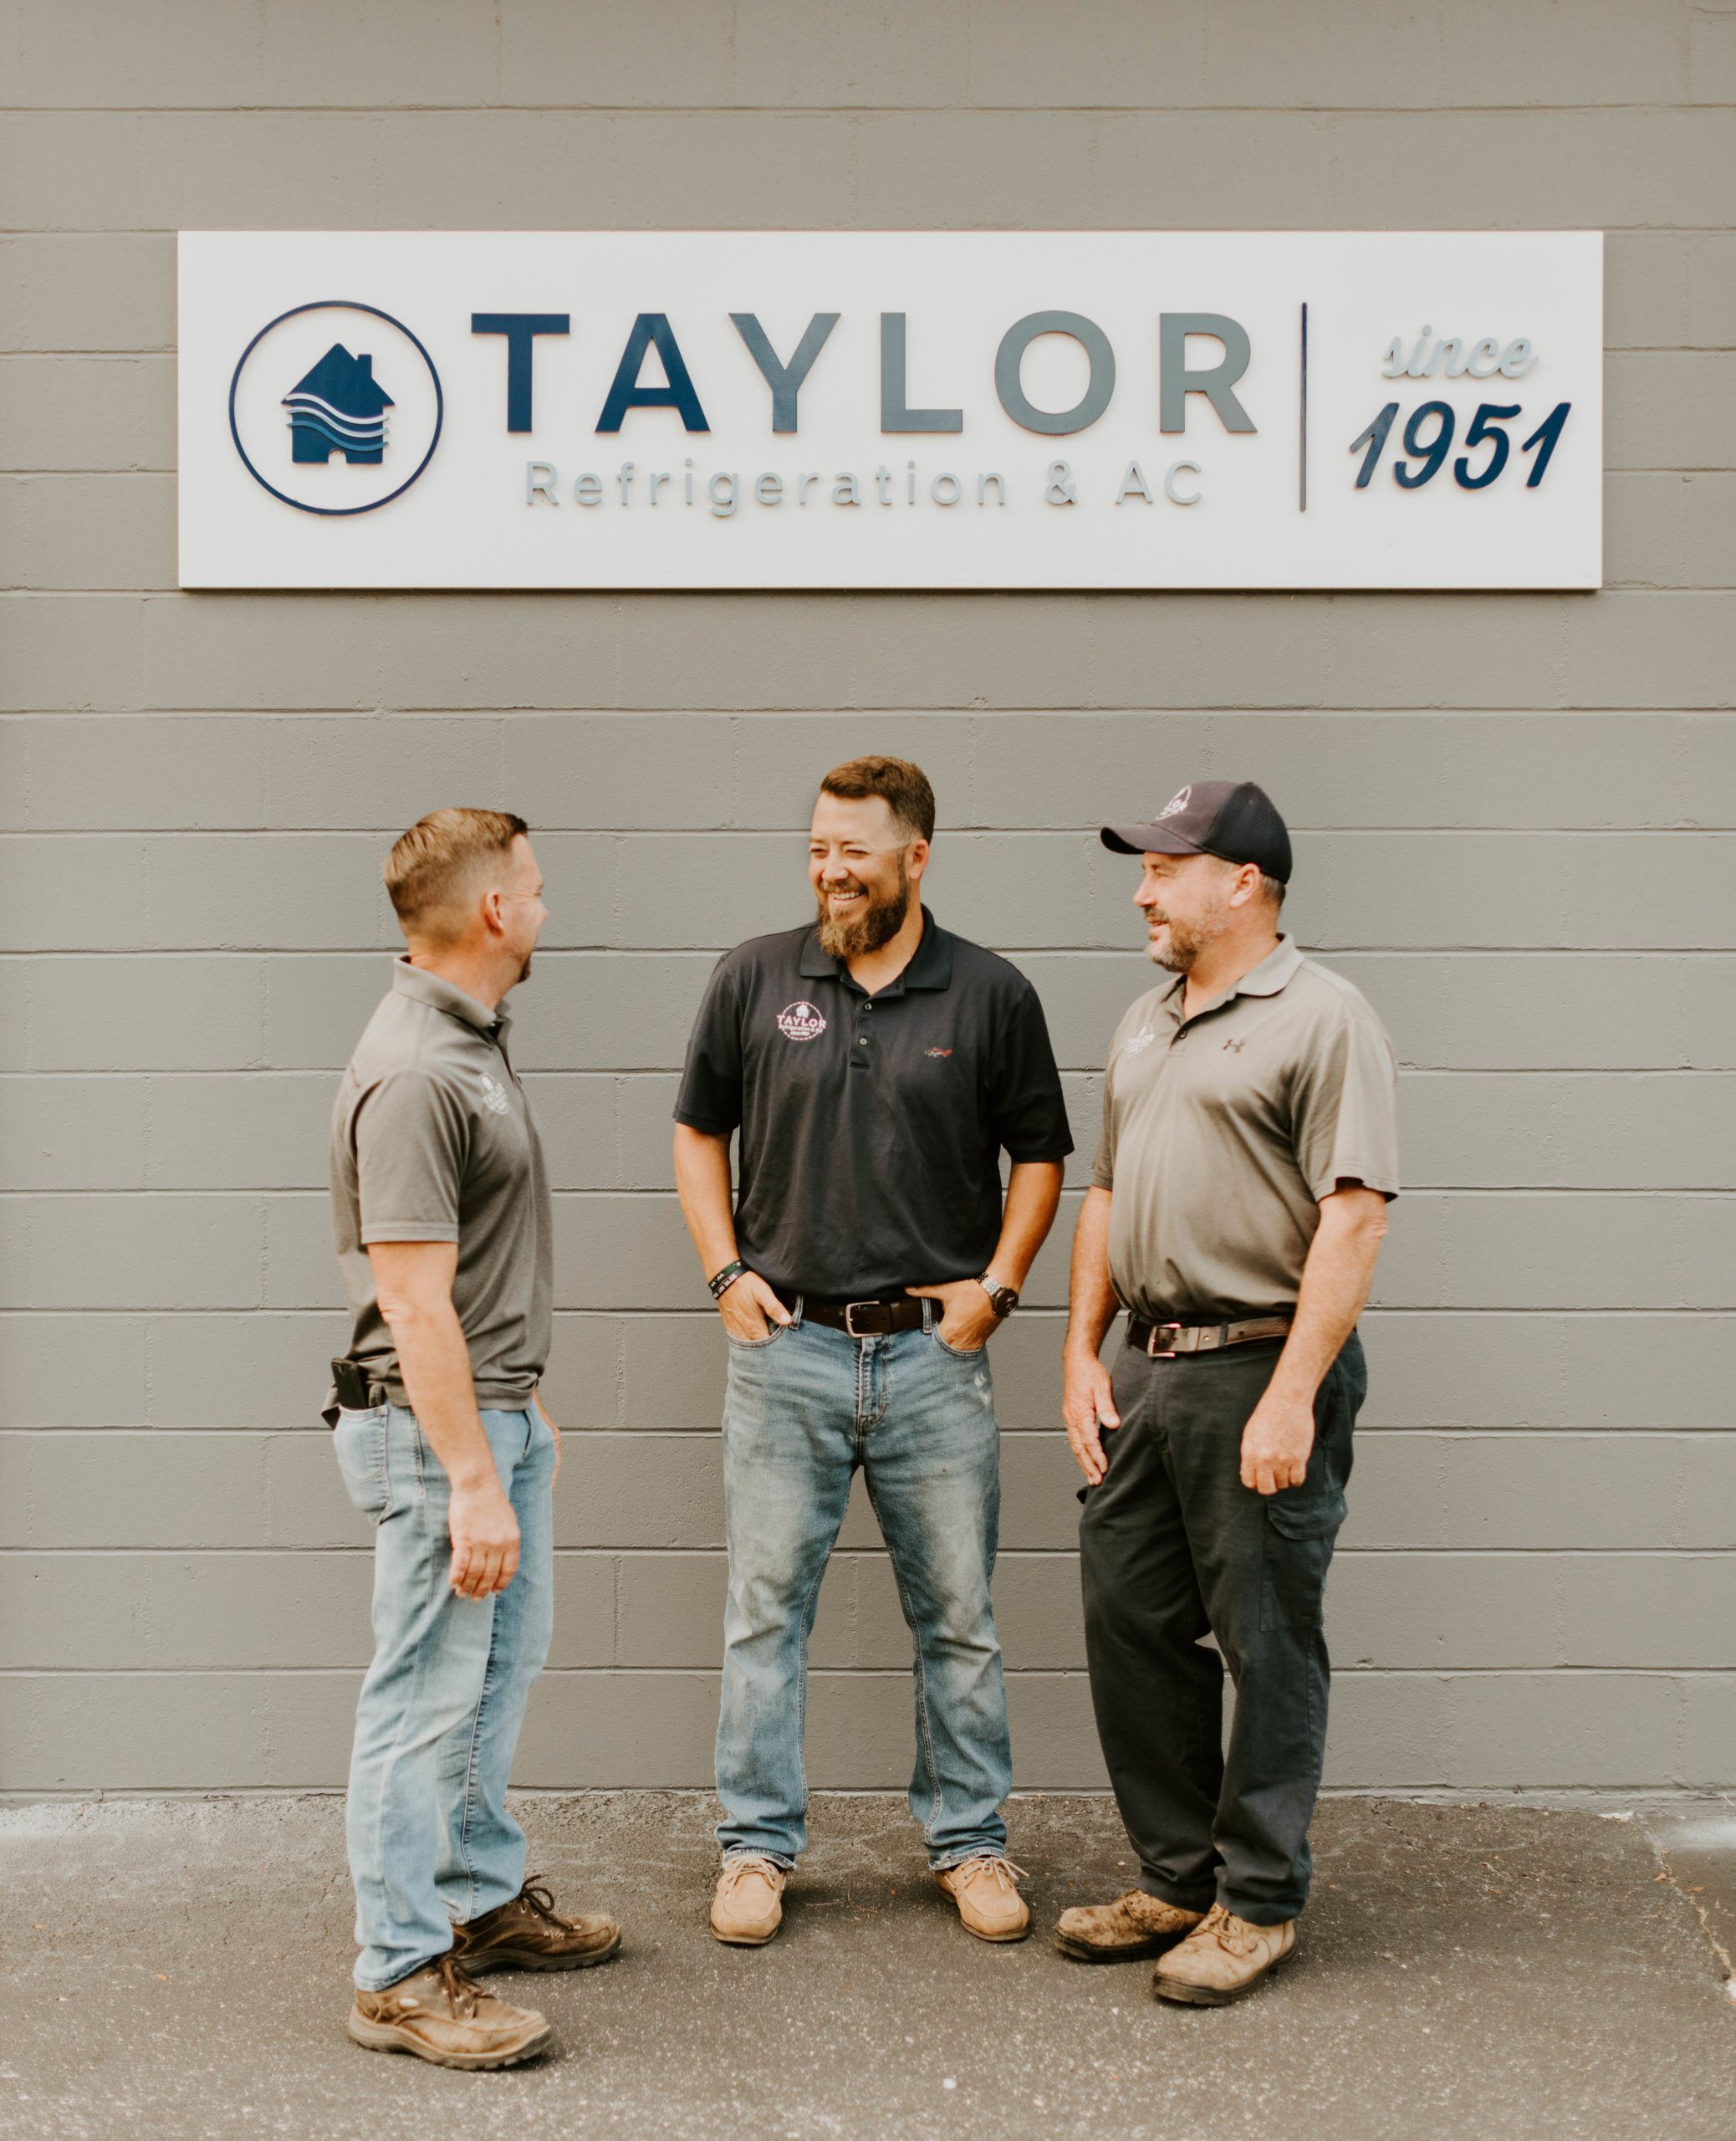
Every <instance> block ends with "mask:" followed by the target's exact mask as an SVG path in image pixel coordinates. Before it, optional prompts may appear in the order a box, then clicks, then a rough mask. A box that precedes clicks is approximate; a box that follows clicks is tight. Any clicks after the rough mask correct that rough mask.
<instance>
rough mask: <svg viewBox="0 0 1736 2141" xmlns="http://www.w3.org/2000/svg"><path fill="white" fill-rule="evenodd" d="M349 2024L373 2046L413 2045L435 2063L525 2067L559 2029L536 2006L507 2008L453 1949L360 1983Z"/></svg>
mask: <svg viewBox="0 0 1736 2141" xmlns="http://www.w3.org/2000/svg"><path fill="white" fill-rule="evenodd" d="M348 2028H349V2031H350V2036H352V2037H353V2038H354V2039H355V2041H356V2042H357V2043H358V2044H359V2045H363V2046H366V2048H367V2049H368V2050H369V2051H370V2052H411V2053H413V2054H414V2056H415V2057H416V2058H417V2059H426V2060H427V2061H429V2062H431V2064H432V2065H434V2066H436V2067H522V2066H523V2063H524V2062H525V2061H526V2060H527V2059H534V2058H535V2057H537V2056H538V2054H539V2052H546V2051H547V2050H548V2048H549V2041H550V2040H551V2039H552V2037H553V2036H554V2031H552V2030H551V2029H550V2028H549V2025H548V2023H547V2022H546V2021H544V2019H543V2017H542V2016H540V2015H539V2014H538V2013H537V2011H536V2010H535V2009H534V2007H509V2006H508V2005H507V2003H506V2002H505V2000H497V1999H496V1998H495V1997H494V1995H493V1993H492V1992H486V1991H484V1990H483V1987H482V1986H481V1985H477V1983H475V1981H474V1980H472V1979H470V1978H467V1976H466V1975H464V1973H463V1971H462V1970H460V1969H459V1967H458V1965H457V1964H456V1963H455V1962H454V1961H453V1960H452V1957H451V1956H450V1955H442V1957H441V1958H440V1960H439V1961H438V1962H437V1963H430V1964H429V1965H428V1966H427V1968H426V1970H416V1972H414V1973H413V1974H412V1975H411V1976H409V1977H403V1978H400V1979H399V1980H398V1982H397V1983H396V1985H387V1986H386V1988H385V1990H384V1991H383V1992H364V1991H362V1990H360V1987H358V1988H357V1990H356V1995H355V2005H354V2006H352V2007H351V2008H350V2021H349V2024H348Z"/></svg>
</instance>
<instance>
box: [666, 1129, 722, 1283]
mask: <svg viewBox="0 0 1736 2141" xmlns="http://www.w3.org/2000/svg"><path fill="white" fill-rule="evenodd" d="M675 1187H676V1191H677V1195H678V1196H679V1197H680V1198H681V1204H682V1218H683V1219H685V1220H686V1221H687V1232H688V1233H689V1234H691V1235H692V1237H693V1246H694V1248H695V1249H697V1250H698V1252H699V1261H700V1265H701V1266H702V1269H703V1270H704V1272H705V1275H706V1277H707V1279H709V1278H710V1277H711V1275H712V1273H713V1272H714V1271H721V1270H722V1268H723V1266H724V1265H726V1264H733V1263H734V1261H735V1255H736V1244H735V1209H734V1204H733V1198H732V1196H731V1189H732V1184H731V1182H730V1178H729V1140H728V1137H718V1136H716V1135H714V1134H713V1133H712V1132H708V1131H704V1130H694V1129H691V1128H690V1127H688V1125H687V1124H686V1123H685V1122H678V1123H677V1125H676V1127H675Z"/></svg>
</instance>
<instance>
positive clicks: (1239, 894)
mask: <svg viewBox="0 0 1736 2141" xmlns="http://www.w3.org/2000/svg"><path fill="white" fill-rule="evenodd" d="M1259 888H1260V873H1259V869H1258V868H1257V867H1256V866H1255V865H1254V864H1253V863H1252V862H1243V863H1240V864H1238V866H1237V869H1236V888H1235V890H1234V891H1233V892H1232V893H1231V894H1230V896H1229V903H1230V905H1231V906H1232V907H1246V906H1247V904H1248V902H1249V900H1251V899H1252V898H1253V896H1254V894H1255V893H1256V892H1259Z"/></svg>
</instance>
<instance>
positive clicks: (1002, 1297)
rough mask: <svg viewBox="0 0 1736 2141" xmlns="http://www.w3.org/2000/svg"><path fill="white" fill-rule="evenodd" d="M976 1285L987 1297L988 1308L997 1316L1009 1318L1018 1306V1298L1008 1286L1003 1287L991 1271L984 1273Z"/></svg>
mask: <svg viewBox="0 0 1736 2141" xmlns="http://www.w3.org/2000/svg"><path fill="white" fill-rule="evenodd" d="M977 1284H978V1285H979V1286H980V1287H981V1288H982V1289H983V1292H984V1293H985V1294H987V1295H988V1306H990V1307H991V1308H992V1309H993V1311H994V1312H995V1314H996V1315H997V1316H1011V1315H1012V1313H1013V1311H1014V1309H1016V1308H1017V1307H1018V1306H1019V1296H1018V1295H1017V1294H1016V1293H1015V1292H1014V1290H1013V1289H1012V1287H1010V1286H1003V1285H1002V1284H1001V1282H1000V1280H998V1279H997V1278H996V1277H995V1275H994V1274H993V1272H992V1271H985V1272H984V1273H983V1275H982V1277H981V1278H980V1279H978V1281H977Z"/></svg>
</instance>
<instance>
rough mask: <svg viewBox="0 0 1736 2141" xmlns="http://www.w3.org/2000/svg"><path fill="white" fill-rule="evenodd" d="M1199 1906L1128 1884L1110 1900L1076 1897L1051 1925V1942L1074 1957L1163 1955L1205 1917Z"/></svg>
mask: <svg viewBox="0 0 1736 2141" xmlns="http://www.w3.org/2000/svg"><path fill="white" fill-rule="evenodd" d="M1204 1916H1205V1913H1204V1912H1203V1911H1199V1910H1180V1909H1177V1907H1176V1905H1175V1904H1174V1903H1165V1902H1164V1901H1163V1900H1162V1898H1161V1897H1157V1896H1148V1895H1147V1894H1146V1892H1145V1890H1144V1889H1143V1888H1130V1889H1129V1890H1128V1891H1127V1893H1126V1895H1125V1896H1117V1897H1116V1899H1115V1901H1114V1902H1113V1903H1080V1904H1078V1905H1076V1906H1075V1909H1072V1910H1064V1911H1063V1912H1062V1913H1061V1915H1060V1918H1059V1921H1058V1922H1057V1924H1056V1925H1055V1929H1054V1944H1055V1945H1056V1947H1057V1948H1059V1949H1060V1951H1061V1953H1062V1954H1064V1955H1070V1956H1072V1958H1073V1960H1074V1961H1075V1962H1076V1963H1132V1962H1137V1961H1138V1960H1139V1959H1140V1958H1141V1956H1142V1955H1161V1954H1164V1953H1165V1952H1166V1951H1167V1949H1171V1948H1173V1947H1174V1946H1175V1944H1176V1943H1177V1941H1178V1940H1181V1939H1185V1938H1186V1937H1187V1934H1190V1933H1191V1932H1192V1930H1193V1929H1194V1927H1195V1926H1196V1925H1197V1924H1199V1923H1200V1922H1201V1920H1202V1919H1203V1918H1204Z"/></svg>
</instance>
